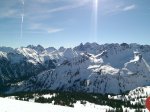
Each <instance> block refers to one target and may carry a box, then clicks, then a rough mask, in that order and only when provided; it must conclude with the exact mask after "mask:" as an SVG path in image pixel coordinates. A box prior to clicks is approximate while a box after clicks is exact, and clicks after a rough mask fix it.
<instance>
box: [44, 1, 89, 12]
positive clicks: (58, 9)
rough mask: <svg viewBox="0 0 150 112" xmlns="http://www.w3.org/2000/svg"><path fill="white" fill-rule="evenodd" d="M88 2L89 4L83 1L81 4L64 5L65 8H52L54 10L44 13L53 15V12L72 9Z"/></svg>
mask: <svg viewBox="0 0 150 112" xmlns="http://www.w3.org/2000/svg"><path fill="white" fill-rule="evenodd" d="M88 2H89V0H86V1H85V0H83V1H82V2H77V3H74V4H71V5H65V6H60V7H57V8H54V9H49V10H47V11H46V12H47V13H53V12H59V11H64V10H69V9H74V8H78V7H81V6H84V5H85V4H86V3H88Z"/></svg>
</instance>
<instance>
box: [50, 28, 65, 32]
mask: <svg viewBox="0 0 150 112" xmlns="http://www.w3.org/2000/svg"><path fill="white" fill-rule="evenodd" d="M63 30H64V29H59V28H57V29H56V28H50V29H48V33H57V32H60V31H63Z"/></svg>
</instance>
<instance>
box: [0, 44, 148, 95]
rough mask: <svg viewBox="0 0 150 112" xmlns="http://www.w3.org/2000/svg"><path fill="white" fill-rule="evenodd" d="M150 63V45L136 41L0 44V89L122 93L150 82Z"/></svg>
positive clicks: (13, 91)
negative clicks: (45, 46)
mask: <svg viewBox="0 0 150 112" xmlns="http://www.w3.org/2000/svg"><path fill="white" fill-rule="evenodd" d="M149 65H150V45H139V44H136V43H133V44H127V43H122V44H117V43H116V44H114V43H113V44H103V45H99V44H97V43H85V44H82V43H81V44H80V45H78V46H76V47H74V48H64V47H60V48H59V49H56V48H54V47H49V48H44V47H42V46H41V45H37V46H33V45H29V46H27V47H20V48H16V49H13V48H10V47H0V91H1V93H15V92H27V91H31V92H32V91H42V90H57V91H71V92H72V91H76V92H87V93H101V94H121V93H125V92H126V91H130V90H133V89H135V88H137V87H145V86H150V66H149Z"/></svg>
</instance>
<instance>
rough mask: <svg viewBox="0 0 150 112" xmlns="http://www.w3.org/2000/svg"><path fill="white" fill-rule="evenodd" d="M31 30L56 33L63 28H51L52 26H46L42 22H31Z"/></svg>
mask: <svg viewBox="0 0 150 112" xmlns="http://www.w3.org/2000/svg"><path fill="white" fill-rule="evenodd" d="M29 30H31V31H36V32H42V33H44V32H45V33H57V32H60V31H63V30H64V29H63V28H52V27H47V26H45V25H43V24H38V23H36V24H32V25H31V26H30V28H29Z"/></svg>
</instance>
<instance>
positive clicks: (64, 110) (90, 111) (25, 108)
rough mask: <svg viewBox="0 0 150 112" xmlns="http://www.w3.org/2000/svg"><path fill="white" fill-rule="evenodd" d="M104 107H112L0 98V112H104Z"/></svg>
mask: <svg viewBox="0 0 150 112" xmlns="http://www.w3.org/2000/svg"><path fill="white" fill-rule="evenodd" d="M106 109H112V108H111V107H108V106H100V105H95V104H91V103H88V102H87V104H86V105H82V104H80V102H77V103H76V104H74V107H66V106H59V105H53V104H40V103H33V102H26V101H19V100H14V99H8V98H0V112H105V111H106Z"/></svg>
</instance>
